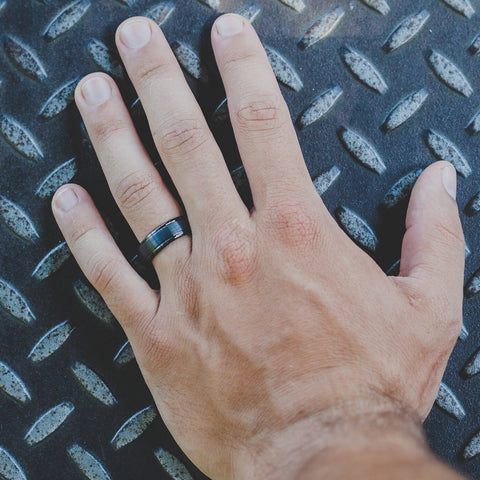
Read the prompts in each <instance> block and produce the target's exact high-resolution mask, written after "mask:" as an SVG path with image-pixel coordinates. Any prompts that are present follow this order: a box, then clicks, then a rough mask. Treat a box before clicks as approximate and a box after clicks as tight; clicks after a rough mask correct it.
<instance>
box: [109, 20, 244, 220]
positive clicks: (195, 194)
mask: <svg viewBox="0 0 480 480" xmlns="http://www.w3.org/2000/svg"><path fill="white" fill-rule="evenodd" d="M116 40H117V47H118V50H119V52H120V55H121V57H122V59H123V62H124V64H125V67H126V69H127V72H128V75H129V77H130V79H131V80H132V82H133V84H134V86H135V89H136V91H137V93H138V95H139V97H140V100H141V102H142V105H143V108H144V109H145V113H146V115H147V118H148V121H149V125H150V130H151V132H152V136H153V139H154V141H155V145H156V147H157V149H158V152H159V154H160V156H161V157H162V160H163V162H164V164H165V166H166V168H167V170H168V171H169V173H170V175H171V177H172V180H173V182H174V183H175V186H176V187H177V189H178V192H179V194H180V196H181V197H182V200H183V203H184V205H185V208H186V210H187V213H188V218H189V220H190V223H191V224H192V230H195V227H196V226H203V225H204V224H205V217H206V216H208V220H209V222H211V221H212V220H214V221H215V220H216V221H217V222H218V224H222V223H223V222H225V221H226V220H227V219H228V218H231V217H232V215H234V216H236V217H237V218H238V216H240V215H242V214H243V215H244V216H245V217H247V216H248V211H247V209H246V208H245V206H244V205H243V203H242V201H241V199H240V196H239V195H238V193H237V192H236V190H235V186H234V184H233V181H232V179H231V176H230V174H229V172H228V169H227V166H226V164H225V161H224V159H223V157H222V154H221V151H220V149H219V147H218V145H217V143H216V142H215V140H214V138H213V135H212V133H211V132H210V130H209V128H208V125H207V122H206V120H205V118H204V116H203V114H202V111H201V109H200V107H199V105H198V103H197V102H196V100H195V97H194V95H193V93H192V91H191V90H190V88H189V87H188V85H187V82H186V81H185V78H184V76H183V72H182V71H181V69H180V66H179V65H178V63H177V60H176V58H175V56H174V54H173V52H172V50H171V49H170V47H169V45H168V42H167V41H166V39H165V37H164V36H163V34H162V32H161V30H160V28H159V27H158V26H157V25H156V24H155V23H154V22H152V21H150V20H148V19H146V18H143V17H134V18H131V19H128V20H127V21H125V22H124V23H123V24H122V25H120V27H119V28H118V30H117V37H116ZM219 206H221V208H219Z"/></svg>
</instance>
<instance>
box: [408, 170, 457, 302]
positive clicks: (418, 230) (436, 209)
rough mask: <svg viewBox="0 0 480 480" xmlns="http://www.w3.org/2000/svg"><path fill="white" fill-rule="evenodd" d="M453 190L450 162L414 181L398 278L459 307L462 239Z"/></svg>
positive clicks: (454, 190)
mask: <svg viewBox="0 0 480 480" xmlns="http://www.w3.org/2000/svg"><path fill="white" fill-rule="evenodd" d="M456 190H457V175H456V172H455V169H454V167H453V166H452V164H450V163H449V162H436V163H434V164H432V165H430V166H429V167H428V168H427V169H425V171H424V172H423V173H422V175H421V176H420V177H419V179H418V180H417V182H416V184H415V186H414V188H413V190H412V195H411V197H410V203H409V205H408V210H407V218H406V221H405V224H406V228H407V231H406V233H405V236H404V238H403V244H402V258H401V262H400V276H401V277H409V278H410V279H412V280H413V279H414V280H415V283H417V284H418V283H419V284H420V285H417V286H420V288H421V291H423V292H424V293H427V292H428V293H429V294H431V295H434V296H435V297H437V295H443V294H445V295H447V296H448V298H450V299H451V300H455V301H456V300H459V302H460V305H461V300H462V297H463V270H464V262H465V240H464V237H463V230H462V225H461V223H460V217H459V214H458V207H457V202H456V199H455V198H456ZM453 296H455V298H453ZM457 296H459V297H460V298H459V299H457ZM437 298H438V297H437ZM454 303H458V302H454Z"/></svg>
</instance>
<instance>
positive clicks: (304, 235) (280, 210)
mask: <svg viewBox="0 0 480 480" xmlns="http://www.w3.org/2000/svg"><path fill="white" fill-rule="evenodd" d="M269 219H270V220H269V221H270V223H271V225H272V227H273V230H274V231H275V232H276V235H277V236H278V238H279V239H280V240H283V241H284V242H285V243H287V244H289V245H291V246H294V247H302V246H310V245H312V244H313V241H314V238H315V237H316V236H317V235H318V230H319V226H318V221H317V220H316V219H315V218H314V217H312V216H311V215H309V214H308V213H307V210H306V209H305V208H302V207H301V206H299V205H294V204H279V205H277V206H276V207H275V208H274V211H273V212H272V213H271V214H270V215H269Z"/></svg>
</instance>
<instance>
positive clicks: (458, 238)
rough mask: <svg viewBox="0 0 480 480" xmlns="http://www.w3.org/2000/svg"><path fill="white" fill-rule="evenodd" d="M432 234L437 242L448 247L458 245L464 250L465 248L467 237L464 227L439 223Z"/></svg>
mask: <svg viewBox="0 0 480 480" xmlns="http://www.w3.org/2000/svg"><path fill="white" fill-rule="evenodd" d="M432 234H433V236H434V237H435V239H436V241H437V242H441V243H442V244H444V245H446V246H448V247H458V248H461V249H462V251H463V250H465V238H464V236H463V232H462V229H461V228H460V229H455V228H451V227H449V226H447V225H445V224H443V223H437V224H436V225H435V226H434V227H433V229H432Z"/></svg>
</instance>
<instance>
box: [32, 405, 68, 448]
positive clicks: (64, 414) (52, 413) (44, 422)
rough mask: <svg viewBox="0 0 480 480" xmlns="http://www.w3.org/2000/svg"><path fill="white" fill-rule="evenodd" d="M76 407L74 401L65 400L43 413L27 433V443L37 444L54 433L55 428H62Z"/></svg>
mask: <svg viewBox="0 0 480 480" xmlns="http://www.w3.org/2000/svg"><path fill="white" fill-rule="evenodd" d="M74 409H75V407H74V406H73V404H72V403H70V402H63V403H60V404H59V405H55V407H53V408H51V409H50V410H48V411H47V412H45V413H44V414H42V415H41V416H40V418H39V419H38V420H37V421H36V422H35V423H34V424H33V425H32V426H31V428H30V429H29V430H28V432H27V433H26V434H25V437H24V440H25V442H26V443H27V445H35V444H37V443H40V442H41V441H42V440H44V439H45V438H47V437H48V436H49V435H52V434H53V433H54V432H55V430H57V429H58V428H60V426H61V425H62V423H63V422H65V420H66V419H67V418H68V417H69V416H70V414H71V413H72V412H73V410H74Z"/></svg>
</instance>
